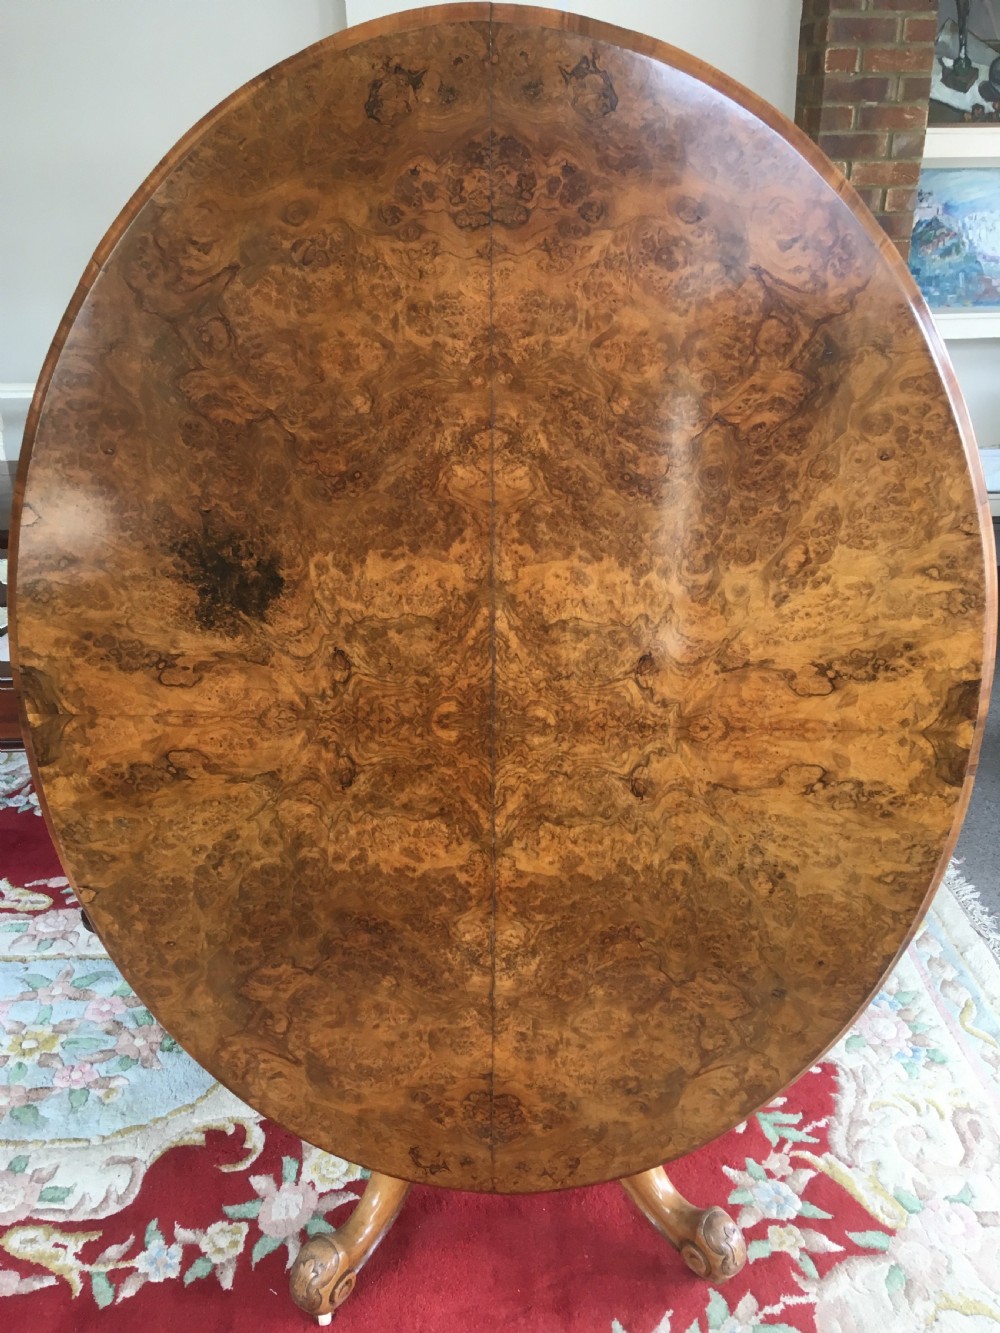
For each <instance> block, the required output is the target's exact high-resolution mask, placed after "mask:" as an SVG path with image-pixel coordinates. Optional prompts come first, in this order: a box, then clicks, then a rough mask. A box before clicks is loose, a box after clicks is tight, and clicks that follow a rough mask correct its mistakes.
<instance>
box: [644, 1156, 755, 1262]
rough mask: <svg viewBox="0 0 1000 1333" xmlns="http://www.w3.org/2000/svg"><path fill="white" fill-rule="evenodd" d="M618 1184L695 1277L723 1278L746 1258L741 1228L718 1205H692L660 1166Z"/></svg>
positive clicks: (745, 1247)
mask: <svg viewBox="0 0 1000 1333" xmlns="http://www.w3.org/2000/svg"><path fill="white" fill-rule="evenodd" d="M621 1185H622V1188H623V1189H624V1191H625V1193H626V1194H627V1195H628V1196H629V1198H630V1199H631V1200H632V1202H633V1203H634V1204H635V1205H636V1206H637V1207H638V1209H639V1211H640V1212H641V1213H642V1214H643V1216H644V1217H645V1218H646V1219H647V1220H648V1221H650V1222H652V1224H653V1226H654V1227H656V1229H657V1231H659V1232H660V1233H661V1235H664V1236H666V1238H667V1240H669V1241H670V1243H671V1245H673V1246H674V1247H675V1249H677V1250H678V1251H679V1252H680V1256H681V1258H682V1259H683V1260H684V1262H685V1263H686V1264H687V1266H688V1268H690V1269H691V1271H692V1272H693V1273H697V1275H698V1277H703V1278H707V1279H708V1280H709V1281H710V1282H724V1281H725V1280H726V1279H727V1278H731V1277H735V1276H736V1274H737V1273H738V1272H739V1271H740V1269H741V1268H742V1267H743V1265H744V1264H745V1263H746V1261H747V1246H746V1241H745V1240H744V1239H743V1232H742V1231H741V1230H740V1229H739V1227H738V1226H737V1225H736V1223H735V1222H734V1221H733V1219H732V1218H731V1217H730V1216H729V1214H728V1213H727V1212H725V1211H724V1210H723V1209H722V1208H695V1206H694V1205H693V1204H691V1203H688V1201H687V1199H685V1198H684V1196H683V1195H682V1194H679V1193H678V1192H677V1190H676V1189H674V1187H673V1185H672V1184H671V1182H670V1177H669V1176H668V1175H667V1173H666V1171H664V1169H663V1167H662V1166H658V1167H654V1169H653V1170H652V1171H643V1172H642V1173H641V1174H640V1175H637V1176H626V1177H625V1179H624V1180H622V1182H621Z"/></svg>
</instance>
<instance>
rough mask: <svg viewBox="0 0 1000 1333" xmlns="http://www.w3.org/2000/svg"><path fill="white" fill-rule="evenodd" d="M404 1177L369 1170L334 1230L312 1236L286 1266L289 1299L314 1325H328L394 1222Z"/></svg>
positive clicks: (405, 1188) (406, 1185)
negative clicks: (289, 1267)
mask: <svg viewBox="0 0 1000 1333" xmlns="http://www.w3.org/2000/svg"><path fill="white" fill-rule="evenodd" d="M409 1192H410V1184H409V1181H406V1180H396V1179H395V1178H394V1177H393V1176H383V1175H380V1174H379V1173H378V1172H377V1171H373V1172H372V1174H371V1178H370V1179H369V1181H368V1184H367V1185H366V1186H365V1192H364V1193H363V1194H362V1196H361V1198H360V1199H359V1200H358V1202H357V1204H356V1205H355V1208H354V1212H353V1213H352V1214H351V1216H350V1217H349V1218H348V1219H347V1221H346V1222H345V1223H344V1225H343V1226H341V1227H338V1228H337V1230H336V1231H332V1232H326V1233H325V1234H323V1235H320V1236H313V1237H312V1239H311V1240H307V1241H306V1243H305V1244H304V1245H303V1246H302V1249H301V1250H300V1251H299V1255H298V1258H297V1259H296V1260H295V1263H294V1264H293V1265H292V1276H291V1283H290V1285H291V1292H292V1300H293V1301H294V1302H295V1304H296V1305H297V1306H299V1308H300V1309H302V1310H305V1312H306V1313H307V1314H311V1315H312V1316H313V1317H314V1318H315V1320H316V1322H317V1323H318V1324H329V1323H330V1321H331V1319H332V1318H333V1312H334V1310H336V1308H337V1306H338V1305H342V1304H343V1303H344V1301H346V1300H347V1298H348V1296H350V1294H351V1292H352V1291H353V1290H354V1284H355V1282H356V1281H357V1277H358V1273H359V1272H360V1271H361V1269H362V1268H363V1267H364V1264H365V1263H366V1261H367V1260H368V1259H369V1258H370V1257H371V1255H372V1253H373V1251H374V1250H375V1247H376V1246H377V1245H378V1243H379V1241H380V1240H381V1239H382V1237H383V1236H384V1235H385V1233H386V1232H387V1231H388V1230H389V1228H390V1227H391V1226H392V1224H393V1222H395V1220H396V1217H397V1215H398V1213H399V1210H400V1208H402V1206H403V1200H404V1199H405V1198H406V1196H407V1194H408V1193H409Z"/></svg>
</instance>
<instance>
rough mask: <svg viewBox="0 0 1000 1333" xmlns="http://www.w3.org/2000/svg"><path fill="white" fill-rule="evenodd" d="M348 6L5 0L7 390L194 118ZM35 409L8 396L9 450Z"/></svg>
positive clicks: (1, 23) (0, 33) (2, 219)
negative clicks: (126, 208)
mask: <svg viewBox="0 0 1000 1333" xmlns="http://www.w3.org/2000/svg"><path fill="white" fill-rule="evenodd" d="M344 23H345V19H344V0H99V2H98V3H90V4H86V3H80V0H0V126H2V127H3V133H2V135H0V197H2V199H3V207H2V209H0V383H3V382H9V381H31V380H34V379H35V378H36V376H37V374H38V371H39V368H40V367H41V364H42V361H43V359H44V357H45V353H46V352H47V351H48V346H49V343H50V341H51V339H52V335H53V333H54V332H55V330H56V326H57V324H58V323H59V320H60V319H61V318H62V314H63V311H64V310H65V308H66V304H67V302H68V301H69V298H70V296H72V294H73V290H74V288H75V287H76V284H77V281H78V280H79V278H80V275H81V273H82V272H83V269H84V267H85V265H86V263H87V261H88V260H89V258H90V256H91V254H92V253H93V251H94V248H95V247H96V245H97V243H98V242H99V241H100V239H101V237H102V236H103V235H104V233H105V231H106V230H107V229H108V227H109V226H110V224H111V223H112V222H113V221H114V219H115V216H116V215H117V213H118V211H119V209H120V208H121V207H122V205H123V204H124V203H125V202H126V200H127V199H128V198H129V196H130V195H131V194H132V192H133V191H134V190H135V188H136V187H137V186H138V185H139V184H141V182H142V180H143V179H144V178H145V176H146V175H147V174H148V173H149V171H151V170H152V168H153V167H154V166H155V165H156V163H157V162H158V161H159V160H160V158H161V157H162V156H163V155H164V153H166V152H167V151H168V149H169V148H170V147H171V146H172V145H173V144H174V143H175V142H176V141H177V140H178V139H179V138H180V136H181V135H182V134H183V133H184V132H185V131H186V130H187V129H189V128H190V126H191V125H192V124H193V123H194V121H196V120H198V119H199V117H201V116H203V115H204V114H205V112H206V111H209V110H211V108H212V107H213V106H215V104H216V103H217V102H219V101H221V99H222V98H223V97H225V96H227V95H228V94H229V93H231V92H232V91H233V89H234V88H237V87H239V85H240V84H242V83H245V82H246V81H247V79H250V78H252V77H253V76H254V75H255V74H259V73H260V71H261V70H263V69H266V68H267V67H268V66H269V65H273V64H275V63H276V62H277V61H279V60H283V59H284V58H285V57H286V56H289V55H292V54H293V53H294V52H295V51H298V50H301V48H302V47H304V46H308V45H309V44H310V43H311V42H315V41H318V40H319V39H320V38H321V37H325V36H327V35H329V34H330V33H331V32H336V31H337V30H338V29H339V28H341V27H343V26H344ZM23 410H24V408H23V404H18V403H16V402H13V401H10V400H7V401H0V412H2V413H3V418H4V422H5V426H6V430H5V432H4V435H5V439H4V444H5V448H6V452H7V453H8V456H10V455H11V454H12V453H16V450H17V445H18V441H19V435H20V429H19V427H20V425H21V424H22V421H21V418H23Z"/></svg>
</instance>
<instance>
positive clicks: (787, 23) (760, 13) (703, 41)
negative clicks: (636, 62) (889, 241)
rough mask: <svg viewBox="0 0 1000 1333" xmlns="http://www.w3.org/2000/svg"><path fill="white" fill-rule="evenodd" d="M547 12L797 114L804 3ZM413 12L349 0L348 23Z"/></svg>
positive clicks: (717, 2) (576, 1)
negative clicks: (670, 51) (655, 42)
mask: <svg viewBox="0 0 1000 1333" xmlns="http://www.w3.org/2000/svg"><path fill="white" fill-rule="evenodd" d="M539 3H542V4H544V0H539ZM545 7H546V8H548V9H563V10H569V11H570V13H573V14H583V15H585V16H586V17H587V18H592V19H602V20H603V21H604V22H605V23H617V24H618V26H619V27H620V28H633V29H634V30H635V31H636V32H644V33H647V34H648V35H649V36H650V37H658V38H659V39H660V41H663V42H670V44H671V45H672V46H679V47H681V48H682V49H683V50H685V51H689V52H690V53H691V55H694V56H697V57H698V58H699V60H706V61H707V62H708V63H709V64H710V65H715V67H716V68H717V69H721V70H722V72H723V73H724V74H728V75H729V76H730V78H733V79H737V80H739V82H740V83H745V84H746V85H747V87H748V88H752V89H753V91H754V92H755V93H758V94H759V95H760V96H761V97H763V98H764V99H765V101H768V102H770V103H772V105H774V106H776V107H778V109H779V110H781V111H784V113H785V115H786V116H791V115H792V113H793V112H794V110H795V73H796V69H797V66H798V51H799V19H800V18H801V15H802V0H569V2H568V3H567V0H549V2H548V4H547V5H545ZM407 8H409V5H408V4H406V3H402V4H400V3H394V0H347V21H348V23H352V24H353V23H364V22H366V21H367V20H368V19H374V18H381V17H382V16H383V15H384V14H394V13H395V12H396V11H397V10H399V9H407Z"/></svg>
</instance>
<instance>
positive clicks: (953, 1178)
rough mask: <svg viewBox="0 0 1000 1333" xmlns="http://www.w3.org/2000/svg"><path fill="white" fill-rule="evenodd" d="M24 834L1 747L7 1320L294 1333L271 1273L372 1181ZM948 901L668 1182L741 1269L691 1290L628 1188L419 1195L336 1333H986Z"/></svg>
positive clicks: (973, 1059)
mask: <svg viewBox="0 0 1000 1333" xmlns="http://www.w3.org/2000/svg"><path fill="white" fill-rule="evenodd" d="M37 815H38V806H37V802H36V800H35V797H34V794H33V792H32V791H31V787H30V783H29V781H28V777H27V772H26V769H25V767H24V763H23V759H21V758H20V757H18V756H0V1298H3V1299H2V1300H0V1328H2V1329H4V1330H6V1333H71V1331H72V1333H91V1330H100V1331H101V1333H118V1331H119V1330H129V1333H132V1331H133V1330H139V1329H141V1330H143V1333H175V1330H178V1329H184V1330H190V1333H208V1331H209V1330H236V1329H240V1330H253V1331H254V1333H258V1331H259V1333H269V1331H270V1330H289V1331H291V1330H295V1329H299V1330H304V1329H307V1328H309V1327H311V1326H312V1325H311V1323H310V1321H309V1320H308V1319H307V1318H306V1317H305V1316H304V1315H302V1314H300V1313H299V1312H298V1311H297V1310H296V1309H295V1308H294V1307H293V1306H292V1305H291V1304H290V1301H289V1298H288V1296H287V1269H288V1267H289V1265H290V1264H291V1262H292V1260H293V1258H294V1256H295V1255H296V1254H297V1252H298V1249H299V1246H300V1245H301V1243H302V1241H303V1239H304V1238H305V1237H306V1236H309V1235H315V1234H316V1233H317V1232H321V1231H328V1230H330V1229H332V1228H333V1227H336V1226H338V1225H339V1224H340V1223H341V1222H343V1221H344V1220H345V1219H346V1217H347V1216H349V1213H350V1206H351V1204H352V1203H353V1200H354V1198H355V1195H356V1193H357V1192H358V1191H359V1190H360V1189H361V1188H362V1187H363V1173H362V1172H361V1171H360V1170H359V1169H358V1168H356V1167H354V1166H351V1165H350V1164H349V1163H347V1162H343V1161H341V1160H339V1159H338V1158H335V1157H331V1156H329V1155H328V1154H326V1153H322V1152H319V1151H317V1150H316V1149H314V1148H312V1147H310V1146H309V1145H308V1144H305V1143H302V1142H301V1141H300V1140H298V1139H295V1138H293V1137H292V1136H291V1135H289V1134H287V1133H285V1132H284V1131H283V1130H281V1129H279V1128H278V1127H277V1126H276V1125H274V1124H271V1123H270V1122H268V1121H266V1120H263V1119H262V1118H261V1117H260V1116H258V1115H257V1114H256V1113H255V1112H253V1111H252V1110H250V1108H249V1107H247V1106H245V1105H243V1104H242V1103H241V1102H239V1101H237V1100H236V1098H234V1097H233V1096H232V1095H231V1094H230V1093H228V1092H227V1091H225V1089H223V1088H222V1087H220V1086H219V1085H218V1084H217V1083H215V1082H214V1081H213V1080H212V1078H211V1077H210V1076H209V1075H208V1074H207V1073H205V1072H204V1071H203V1070H202V1069H200V1068H199V1067H198V1066H197V1065H195V1064H194V1063H193V1061H191V1060H190V1059H189V1058H188V1057H187V1056H186V1055H185V1054H184V1052H183V1051H182V1050H181V1049H180V1047H179V1046H178V1045H177V1043H176V1042H175V1041H174V1040H173V1039H172V1038H171V1037H170V1036H169V1035H168V1034H167V1033H166V1032H164V1030H163V1029H162V1028H161V1027H160V1025H159V1024H158V1023H157V1022H156V1019H155V1018H154V1017H153V1015H152V1014H150V1013H149V1012H148V1010H146V1009H145V1008H144V1007H143V1006H142V1004H141V1003H140V1002H139V1000H138V999H137V997H136V996H135V995H134V994H133V993H132V991H131V990H130V989H129V987H128V985H127V984H126V983H125V982H124V981H123V980H122V977H121V975H120V974H119V973H118V972H117V970H116V969H115V967H114V966H113V964H112V963H111V962H110V960H109V959H108V958H107V956H106V955H105V954H104V953H103V951H102V950H101V948H100V945H99V944H98V942H97V940H96V938H95V937H94V936H93V935H91V934H89V933H88V932H87V931H86V930H85V929H84V928H83V926H82V925H81V922H80V913H79V907H78V905H77V903H76V901H75V900H74V898H73V895H72V892H71V890H70V888H69V885H68V884H67V881H66V880H65V878H63V876H62V874H61V871H60V867H59V865H58V863H57V861H56V858H55V854H54V852H53V849H52V845H51V843H50V841H49V839H48V837H47V835H46V832H45V828H44V824H43V821H42V820H41V819H40V818H38V817H37ZM956 892H957V893H958V895H959V897H961V898H963V899H964V900H965V901H966V902H967V903H972V904H973V905H974V893H973V891H972V890H971V889H970V888H969V886H967V885H963V882H962V881H961V877H960V875H959V874H958V872H957V871H956V870H954V869H952V870H951V871H950V872H949V876H948V879H947V881H946V884H945V886H944V887H943V888H942V890H941V892H940V893H939V895H938V898H937V901H936V903H935V905H934V907H933V909H932V911H931V913H930V915H929V917H928V919H927V922H926V923H925V925H924V926H923V928H922V929H921V931H920V933H919V934H918V935H917V938H916V939H915V941H914V943H913V945H912V946H911V947H910V949H909V951H908V952H907V954H906V955H905V957H904V959H903V961H902V962H901V963H900V965H899V966H898V968H897V969H896V971H895V972H894V974H893V975H892V977H891V978H890V979H889V981H888V982H887V983H886V985H885V987H884V989H883V991H882V992H881V994H880V995H879V996H878V998H877V999H876V1000H875V1002H874V1003H873V1005H872V1006H871V1008H870V1009H869V1010H868V1011H867V1012H866V1013H865V1014H864V1015H863V1017H862V1018H861V1019H860V1021H859V1022H858V1024H857V1025H856V1026H855V1028H854V1029H853V1031H852V1032H851V1033H850V1034H849V1035H848V1036H847V1037H846V1038H845V1039H844V1040H843V1041H841V1043H840V1044H839V1045H838V1046H837V1048H836V1049H835V1050H834V1051H833V1052H832V1053H831V1054H830V1055H829V1056H828V1057H827V1058H826V1059H825V1060H824V1061H823V1063H822V1064H820V1065H817V1066H816V1067H815V1068H814V1069H812V1070H810V1071H809V1072H808V1073H806V1074H805V1075H804V1076H803V1077H802V1078H801V1079H799V1081H798V1082H797V1083H795V1084H794V1085H793V1086H792V1087H791V1088H790V1089H788V1090H787V1092H786V1093H785V1095H784V1096H783V1097H780V1098H778V1099H777V1100H776V1101H774V1102H773V1103H772V1104H771V1105H770V1106H768V1107H767V1108H765V1110H763V1111H761V1112H760V1113H758V1114H757V1115H755V1116H753V1117H752V1119H751V1120H749V1121H748V1122H747V1123H746V1124H743V1125H740V1126H739V1127H738V1128H737V1129H735V1130H733V1131H732V1132H731V1133H729V1134H727V1135H725V1136H724V1137H723V1138H721V1139H719V1140H717V1141H716V1142H715V1143H713V1144H710V1145H709V1146H708V1147H706V1148H704V1149H702V1150H701V1151H700V1152H698V1153H694V1154H692V1155H691V1156H689V1157H687V1158H685V1159H684V1160H682V1161H680V1162H677V1163H674V1165H673V1166H672V1167H671V1174H672V1177H673V1179H674V1180H675V1182H676V1184H677V1185H678V1186H679V1187H680V1188H681V1189H682V1190H683V1191H684V1192H685V1193H687V1194H688V1196H689V1197H690V1198H692V1199H693V1200H696V1201H698V1202H699V1203H703V1204H708V1203H724V1204H727V1205H728V1207H729V1208H730V1211H731V1212H732V1213H733V1214H734V1215H735V1216H736V1217H737V1219H738V1220H739V1222H740V1224H741V1226H742V1227H743V1229H744V1232H745V1234H746V1237H747V1240H748V1242H749V1256H750V1258H749V1263H748V1265H747V1267H746V1269H745V1270H744V1272H743V1273H741V1274H740V1275H739V1276H738V1277H737V1278H734V1279H733V1280H732V1281H731V1282H729V1283H728V1284H726V1285H725V1286H723V1287H720V1288H717V1289H716V1288H713V1287H711V1286H709V1285H706V1284H705V1283H703V1282H700V1281H698V1280H697V1279H696V1278H694V1277H693V1276H692V1275H691V1274H689V1273H688V1272H687V1270H686V1269H685V1268H684V1267H683V1265H682V1264H681V1262H680V1260H679V1259H678V1257H677V1256H676V1255H675V1254H674V1252H673V1251H672V1250H671V1249H670V1248H669V1247H668V1246H667V1245H666V1243H665V1242H664V1241H662V1240H661V1239H660V1238H659V1237H658V1236H657V1234H656V1233H655V1232H654V1231H653V1229H652V1228H651V1227H650V1226H648V1224H646V1223H645V1222H644V1221H643V1220H642V1219H641V1218H640V1216H639V1215H638V1213H637V1212H635V1211H634V1209H633V1208H632V1206H631V1205H630V1204H629V1203H628V1201H627V1200H626V1198H625V1196H624V1194H623V1193H622V1191H621V1190H620V1189H619V1188H618V1187H617V1186H615V1185H607V1186H601V1187H598V1188H594V1189H585V1190H572V1191H568V1192H565V1193H561V1194H554V1195H538V1196H529V1197H524V1198H504V1197H490V1196H483V1195H473V1194H449V1193H445V1192H443V1191H435V1190H432V1189H424V1188H416V1189H414V1190H413V1192H412V1193H411V1195H410V1198H409V1200H408V1201H407V1204H406V1206H405V1208H404V1210H403V1213H402V1214H401V1216H400V1219H399V1221H398V1222H397V1223H396V1225H395V1227H394V1228H393V1229H392V1230H391V1231H390V1233H389V1234H388V1236H387V1238H386V1239H385V1241H384V1242H383V1244H382V1246H381V1247H380V1249H379V1250H378V1252H377V1253H376V1255H375V1256H374V1258H373V1259H372V1261H371V1263H370V1264H369V1266H368V1268H367V1269H366V1271H365V1273H364V1275H363V1277H362V1279H361V1281H360V1282H359V1284H358V1288H357V1290H356V1292H355V1293H354V1295H353V1296H352V1297H351V1298H350V1300H349V1301H348V1302H347V1303H346V1305H345V1306H344V1307H343V1308H342V1310H341V1312H340V1313H339V1314H338V1316H337V1319H336V1325H337V1327H339V1329H340V1330H341V1333H351V1330H362V1329H364V1330H393V1331H396V1330H400V1331H402V1333H408V1331H409V1330H415V1331H419V1333H478V1331H479V1330H483V1331H484V1333H485V1331H486V1330H503V1331H504V1333H510V1331H513V1330H517V1331H518V1333H521V1331H522V1330H523V1331H524V1333H559V1331H561V1330H568V1331H572V1333H762V1330H773V1331H775V1333H791V1331H793V1330H794V1331H795V1333H917V1331H918V1330H925V1329H927V1330H935V1333H986V1331H987V1330H993V1333H997V1330H1000V1169H998V1164H1000V1133H998V1130H1000V964H998V961H997V958H995V957H994V956H993V954H992V953H991V948H990V945H989V943H987V942H986V941H985V940H984V938H983V937H982V934H981V933H978V932H977V930H976V929H975V928H974V927H973V924H972V923H971V922H970V919H969V917H968V916H967V915H966V913H965V912H964V911H963V908H962V906H961V905H960V903H959V901H958V900H957V899H956V896H955V893H956ZM978 924H979V925H980V929H981V930H983V931H985V930H986V929H987V927H986V925H985V923H984V920H982V919H981V920H980V921H979V923H978ZM993 947H994V948H996V947H997V945H996V941H995V940H993Z"/></svg>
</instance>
